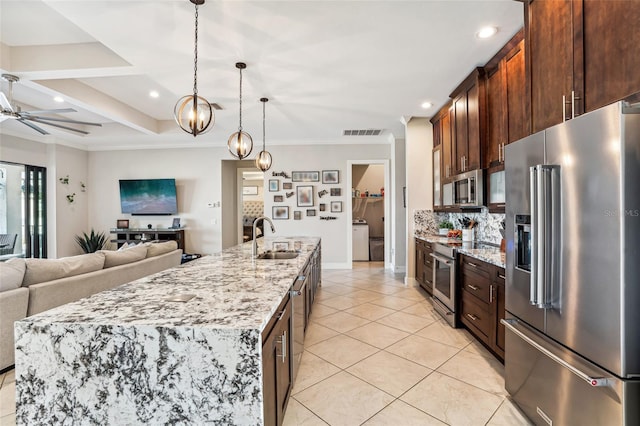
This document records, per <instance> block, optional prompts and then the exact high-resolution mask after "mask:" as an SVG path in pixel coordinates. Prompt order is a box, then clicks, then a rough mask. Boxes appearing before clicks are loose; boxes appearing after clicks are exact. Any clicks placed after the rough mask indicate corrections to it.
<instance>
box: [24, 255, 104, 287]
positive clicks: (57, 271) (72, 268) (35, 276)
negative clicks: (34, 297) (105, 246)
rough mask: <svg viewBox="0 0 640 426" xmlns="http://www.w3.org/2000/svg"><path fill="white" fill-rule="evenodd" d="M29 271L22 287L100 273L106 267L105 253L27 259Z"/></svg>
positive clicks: (27, 270) (26, 272)
mask: <svg viewBox="0 0 640 426" xmlns="http://www.w3.org/2000/svg"><path fill="white" fill-rule="evenodd" d="M25 263H26V265H27V269H26V271H25V274H24V280H23V282H22V285H23V286H24V287H28V286H30V285H32V284H37V283H43V282H46V281H53V280H57V279H59V278H64V277H73V276H74V275H80V274H86V273H88V272H93V271H98V270H100V269H102V268H103V267H104V253H100V252H96V253H89V254H81V255H80V256H70V257H63V258H60V259H25Z"/></svg>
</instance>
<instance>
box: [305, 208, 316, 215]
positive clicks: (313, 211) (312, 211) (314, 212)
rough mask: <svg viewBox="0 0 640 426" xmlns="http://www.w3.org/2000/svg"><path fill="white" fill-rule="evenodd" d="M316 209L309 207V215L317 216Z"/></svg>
mask: <svg viewBox="0 0 640 426" xmlns="http://www.w3.org/2000/svg"><path fill="white" fill-rule="evenodd" d="M315 215H316V209H307V216H315Z"/></svg>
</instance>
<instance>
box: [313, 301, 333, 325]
mask: <svg viewBox="0 0 640 426" xmlns="http://www.w3.org/2000/svg"><path fill="white" fill-rule="evenodd" d="M336 312H339V311H338V310H337V309H334V308H330V307H329V306H326V305H323V304H321V303H314V304H313V306H312V307H311V321H313V319H315V318H322V317H326V316H327V315H331V314H335V313H336Z"/></svg>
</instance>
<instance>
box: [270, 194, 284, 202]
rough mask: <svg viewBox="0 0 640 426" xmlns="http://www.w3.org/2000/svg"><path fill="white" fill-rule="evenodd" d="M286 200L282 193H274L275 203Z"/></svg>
mask: <svg viewBox="0 0 640 426" xmlns="http://www.w3.org/2000/svg"><path fill="white" fill-rule="evenodd" d="M283 201H284V197H283V196H282V195H274V196H273V202H274V203H281V202H283Z"/></svg>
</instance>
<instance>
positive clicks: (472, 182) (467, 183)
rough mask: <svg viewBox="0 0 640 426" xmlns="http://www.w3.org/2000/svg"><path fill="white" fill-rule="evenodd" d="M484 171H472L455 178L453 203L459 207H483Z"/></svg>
mask: <svg viewBox="0 0 640 426" xmlns="http://www.w3.org/2000/svg"><path fill="white" fill-rule="evenodd" d="M483 174H484V171H483V170H482V169H478V170H471V171H470V172H467V173H462V174H459V175H456V176H454V177H453V203H454V204H455V205H457V206H482V205H483V202H484V200H483V197H482V192H483V186H482V185H483V182H482V181H483Z"/></svg>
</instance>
